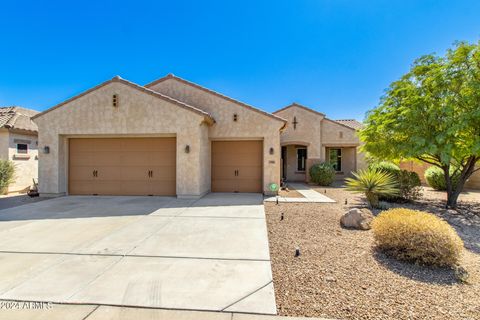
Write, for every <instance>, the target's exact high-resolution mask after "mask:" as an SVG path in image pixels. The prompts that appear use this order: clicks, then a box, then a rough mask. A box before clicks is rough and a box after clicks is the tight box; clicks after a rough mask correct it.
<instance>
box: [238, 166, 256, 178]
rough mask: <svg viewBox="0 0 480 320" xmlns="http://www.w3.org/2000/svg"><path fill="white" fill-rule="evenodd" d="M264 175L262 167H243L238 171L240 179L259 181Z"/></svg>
mask: <svg viewBox="0 0 480 320" xmlns="http://www.w3.org/2000/svg"><path fill="white" fill-rule="evenodd" d="M261 175H262V167H258V166H256V167H252V166H242V167H240V169H238V178H239V179H258V178H259V177H261Z"/></svg>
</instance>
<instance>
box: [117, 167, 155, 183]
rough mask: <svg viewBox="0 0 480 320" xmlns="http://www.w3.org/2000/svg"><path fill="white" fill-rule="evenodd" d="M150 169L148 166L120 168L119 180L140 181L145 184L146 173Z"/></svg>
mask: <svg viewBox="0 0 480 320" xmlns="http://www.w3.org/2000/svg"><path fill="white" fill-rule="evenodd" d="M149 170H150V167H148V166H137V167H134V166H132V167H121V168H120V172H119V174H120V180H122V181H142V182H143V183H145V181H146V180H148V178H149V176H148V171H149Z"/></svg>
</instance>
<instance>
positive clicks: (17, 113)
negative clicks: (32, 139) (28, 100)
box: [0, 106, 38, 132]
mask: <svg viewBox="0 0 480 320" xmlns="http://www.w3.org/2000/svg"><path fill="white" fill-rule="evenodd" d="M36 114H38V111H35V110H31V109H25V108H20V107H16V106H11V107H0V128H6V129H16V130H27V131H32V132H38V127H37V125H36V124H35V123H34V122H33V121H32V119H31V117H32V116H34V115H36Z"/></svg>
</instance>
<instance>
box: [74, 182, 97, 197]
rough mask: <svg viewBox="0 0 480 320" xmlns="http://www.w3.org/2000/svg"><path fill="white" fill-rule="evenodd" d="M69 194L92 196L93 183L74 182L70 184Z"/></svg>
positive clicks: (93, 191)
mask: <svg viewBox="0 0 480 320" xmlns="http://www.w3.org/2000/svg"><path fill="white" fill-rule="evenodd" d="M70 193H72V194H78V195H92V194H94V193H95V190H94V183H93V181H88V180H84V181H75V183H71V186H70Z"/></svg>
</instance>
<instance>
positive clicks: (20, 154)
mask: <svg viewBox="0 0 480 320" xmlns="http://www.w3.org/2000/svg"><path fill="white" fill-rule="evenodd" d="M36 114H38V112H37V111H34V110H30V109H25V108H20V107H0V159H3V160H10V161H12V162H13V163H14V165H15V181H14V182H13V183H12V184H11V185H10V186H9V187H8V191H9V192H16V191H26V190H28V188H29V187H30V186H31V185H32V184H33V179H38V139H37V135H38V129H37V125H36V124H35V123H33V121H32V120H31V117H32V116H34V115H36Z"/></svg>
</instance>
